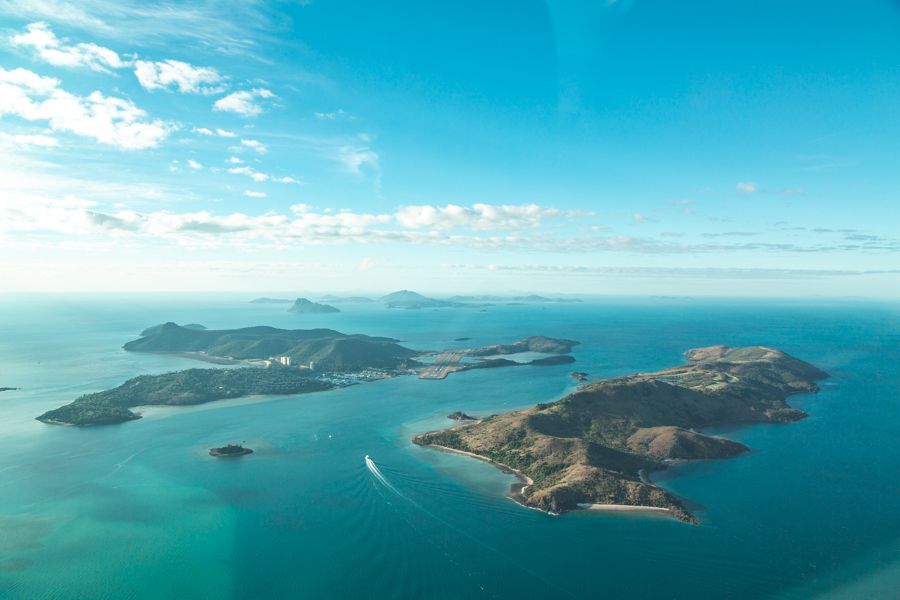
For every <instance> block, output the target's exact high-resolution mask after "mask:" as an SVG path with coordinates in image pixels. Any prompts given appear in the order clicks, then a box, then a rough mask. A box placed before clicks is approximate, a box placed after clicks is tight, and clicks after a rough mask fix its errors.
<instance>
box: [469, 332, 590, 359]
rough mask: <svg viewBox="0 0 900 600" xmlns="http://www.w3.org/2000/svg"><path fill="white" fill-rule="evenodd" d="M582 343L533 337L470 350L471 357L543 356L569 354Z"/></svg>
mask: <svg viewBox="0 0 900 600" xmlns="http://www.w3.org/2000/svg"><path fill="white" fill-rule="evenodd" d="M579 344H580V342H576V341H575V340H567V339H560V338H551V337H544V336H542V335H533V336H531V337H527V338H525V339H524V340H519V341H517V342H513V343H511V344H493V345H491V346H482V347H481V348H474V349H472V350H469V352H468V353H469V355H470V356H495V355H498V354H517V353H519V352H540V353H542V354H568V353H569V352H571V351H572V348H574V347H575V346H577V345H579Z"/></svg>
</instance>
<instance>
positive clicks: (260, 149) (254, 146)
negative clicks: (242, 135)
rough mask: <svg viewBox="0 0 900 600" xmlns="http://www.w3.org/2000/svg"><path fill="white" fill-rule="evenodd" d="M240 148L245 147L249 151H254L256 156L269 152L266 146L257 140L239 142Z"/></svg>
mask: <svg viewBox="0 0 900 600" xmlns="http://www.w3.org/2000/svg"><path fill="white" fill-rule="evenodd" d="M241 146H246V147H247V148H250V149H251V150H255V151H256V152H257V153H258V154H265V153H266V152H268V151H269V149H268V148H267V147H266V145H265V144H263V143H262V142H260V141H259V140H241Z"/></svg>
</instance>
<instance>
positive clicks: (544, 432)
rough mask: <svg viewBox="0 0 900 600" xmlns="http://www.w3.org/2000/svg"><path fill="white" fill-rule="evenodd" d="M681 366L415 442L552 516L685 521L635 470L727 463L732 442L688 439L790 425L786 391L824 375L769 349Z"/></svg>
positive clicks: (721, 354)
mask: <svg viewBox="0 0 900 600" xmlns="http://www.w3.org/2000/svg"><path fill="white" fill-rule="evenodd" d="M685 356H686V357H687V359H688V361H690V362H689V364H687V365H683V366H679V367H673V368H670V369H665V370H662V371H659V372H655V373H637V374H634V375H628V376H624V377H616V378H613V379H607V380H604V381H599V382H596V383H590V384H587V385H584V386H582V387H581V388H579V389H578V390H577V391H576V392H574V393H572V394H569V395H568V396H566V397H565V398H563V399H562V400H559V401H557V402H552V403H547V404H538V405H537V406H535V407H534V408H529V409H525V410H520V411H515V412H511V413H507V414H504V415H498V416H492V417H488V418H486V419H484V420H482V421H480V422H478V423H475V424H471V425H465V426H462V427H456V428H453V429H449V430H444V431H437V432H431V433H426V434H422V435H419V436H416V437H415V438H414V440H413V441H414V442H415V443H417V444H420V445H432V446H438V447H443V448H449V449H452V450H456V451H464V452H471V453H474V454H477V455H479V456H481V457H485V458H487V459H490V460H491V461H494V462H496V463H499V464H501V465H505V466H507V467H509V468H512V469H515V470H517V471H519V472H520V473H521V474H522V475H524V476H525V477H528V478H531V479H532V480H533V484H532V485H530V486H528V487H527V491H525V492H523V494H522V495H521V497H520V498H519V500H520V501H522V502H523V503H525V504H527V505H528V506H532V507H535V508H540V509H542V510H546V511H550V512H554V513H559V512H563V511H566V510H571V509H574V508H578V507H579V505H580V504H619V505H633V506H649V507H658V508H664V509H667V510H669V511H670V512H671V513H672V514H673V515H674V516H676V517H678V518H680V519H682V520H685V521H689V522H695V521H696V519H695V517H694V516H693V515H691V514H690V513H689V512H688V511H687V509H685V508H684V506H683V505H682V503H681V502H680V501H679V500H678V499H677V498H675V497H674V496H672V495H671V494H669V493H668V492H666V491H665V490H662V489H661V488H658V487H657V486H655V485H653V484H652V483H648V482H646V481H645V480H644V479H643V478H642V477H641V473H640V471H641V470H648V471H649V470H654V469H663V468H665V465H664V463H663V462H662V461H664V460H670V459H707V458H725V457H730V456H735V455H737V454H740V453H741V452H744V451H746V450H747V448H746V447H745V446H743V445H741V444H738V443H736V442H732V441H730V440H726V439H724V438H720V437H714V436H710V435H706V434H703V433H700V432H698V431H697V430H698V429H702V428H704V427H712V426H717V425H726V424H733V423H754V422H768V423H779V422H790V421H796V420H798V419H802V418H803V417H804V416H806V415H805V413H803V412H801V411H799V410H796V409H794V408H791V407H790V406H788V405H787V403H786V402H785V399H786V398H787V397H788V396H790V395H791V394H795V393H801V392H813V391H816V390H818V386H817V385H816V384H815V383H814V382H815V381H816V380H818V379H823V378H825V377H827V374H826V373H824V372H823V371H820V370H819V369H817V368H816V367H814V366H812V365H810V364H808V363H805V362H803V361H801V360H799V359H796V358H794V357H792V356H789V355H787V354H785V353H783V352H780V351H778V350H775V349H772V348H766V347H762V346H754V347H749V348H728V347H726V346H712V347H708V348H698V349H694V350H689V351H688V352H687V353H686V355H685Z"/></svg>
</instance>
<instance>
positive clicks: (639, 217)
mask: <svg viewBox="0 0 900 600" xmlns="http://www.w3.org/2000/svg"><path fill="white" fill-rule="evenodd" d="M631 219H632V220H633V221H634V222H635V223H652V222H654V221H656V219H654V218H652V217H648V216H647V215H645V214H643V213H639V212H636V213H634V214H633V215H631Z"/></svg>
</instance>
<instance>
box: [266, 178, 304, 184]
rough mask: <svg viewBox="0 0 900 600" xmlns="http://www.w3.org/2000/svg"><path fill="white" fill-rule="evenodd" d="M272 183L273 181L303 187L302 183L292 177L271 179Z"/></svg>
mask: <svg viewBox="0 0 900 600" xmlns="http://www.w3.org/2000/svg"><path fill="white" fill-rule="evenodd" d="M272 181H274V182H275V183H294V184H297V185H303V182H302V181H300V180H299V179H295V178H293V177H273V178H272Z"/></svg>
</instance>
